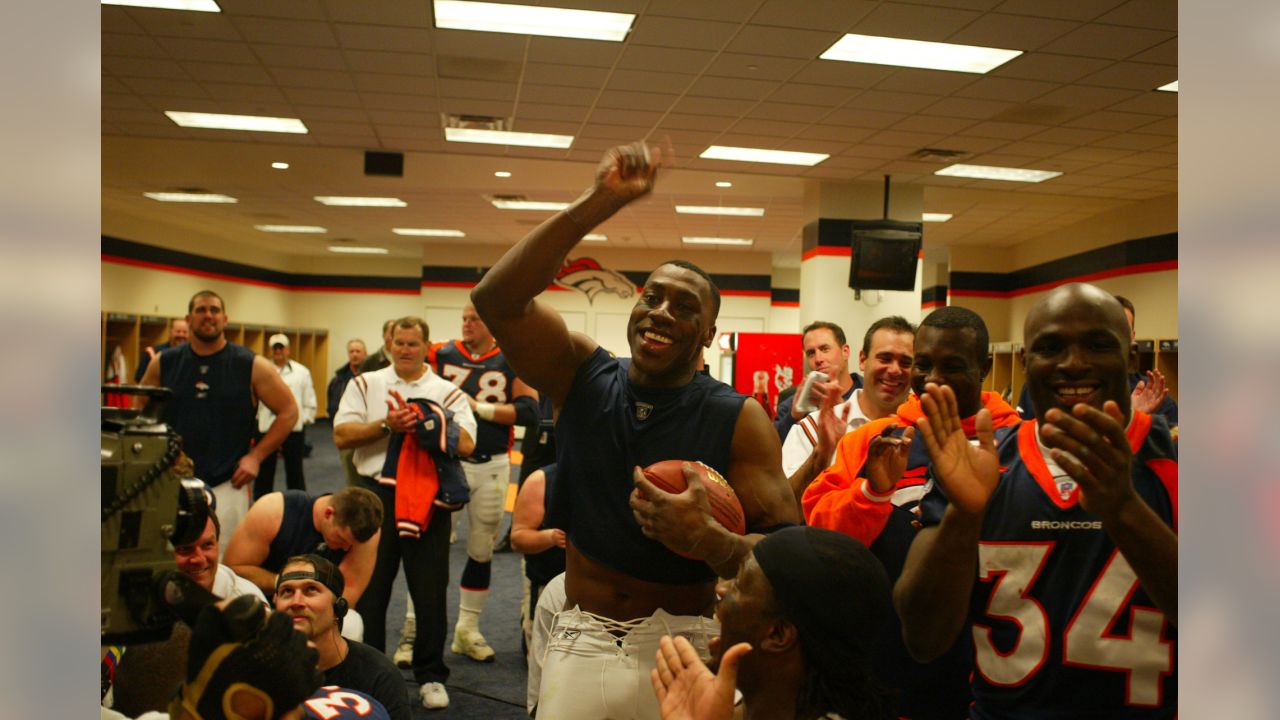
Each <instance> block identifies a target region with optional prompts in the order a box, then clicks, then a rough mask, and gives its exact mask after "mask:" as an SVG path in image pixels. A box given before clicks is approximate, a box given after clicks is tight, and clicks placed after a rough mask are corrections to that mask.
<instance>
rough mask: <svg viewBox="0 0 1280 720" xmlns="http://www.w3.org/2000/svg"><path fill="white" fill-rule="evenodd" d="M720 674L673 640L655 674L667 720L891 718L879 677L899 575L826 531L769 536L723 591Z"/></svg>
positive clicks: (667, 641)
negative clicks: (892, 585)
mask: <svg viewBox="0 0 1280 720" xmlns="http://www.w3.org/2000/svg"><path fill="white" fill-rule="evenodd" d="M716 591H717V593H718V594H719V595H720V604H719V605H718V607H717V608H716V617H717V618H719V620H720V637H719V638H717V639H715V640H713V641H712V647H711V650H712V663H713V665H715V664H718V665H719V671H720V674H719V676H716V675H714V674H712V673H711V671H710V670H708V669H707V667H706V666H705V665H703V664H702V661H701V660H699V659H698V655H697V652H696V651H695V650H694V649H693V646H692V645H691V644H690V643H689V641H688V640H686V639H685V638H683V637H676V638H675V639H674V641H673V640H672V639H671V638H669V637H664V638H663V639H662V641H661V643H660V649H659V651H658V658H657V668H656V669H655V670H654V671H653V673H652V676H651V679H652V682H653V688H654V691H655V692H656V693H657V695H658V701H659V703H661V705H662V717H663V718H692V719H693V720H718V719H720V718H725V719H727V718H730V717H732V715H733V697H734V692H733V691H734V684H735V681H736V680H737V679H738V678H741V682H738V683H737V685H738V687H739V688H740V689H741V691H742V696H743V704H744V705H745V710H746V713H745V717H746V718H748V720H750V719H751V718H770V720H775V719H776V720H791V719H793V718H794V719H795V720H813V719H816V718H832V717H840V718H847V719H849V720H854V719H857V720H863V719H872V720H880V719H883V720H887V719H888V718H891V717H893V713H892V707H893V703H892V697H891V691H890V690H889V689H888V687H887V686H886V685H885V684H884V683H883V682H882V681H881V680H880V678H879V677H878V676H877V674H876V668H878V667H879V666H880V665H881V664H882V662H883V654H882V647H883V645H884V643H885V641H886V640H887V638H886V637H885V635H886V633H885V630H886V628H889V627H891V626H892V624H893V610H892V604H891V600H890V594H889V579H888V578H887V577H886V576H885V573H884V568H883V567H881V565H880V562H879V561H878V560H877V559H876V558H875V556H873V555H872V554H871V552H870V551H869V550H867V548H866V546H864V545H862V543H859V542H858V541H856V540H854V539H853V538H850V537H848V536H846V535H842V534H840V533H837V532H834V531H831V530H823V529H821V528H812V527H790V528H786V529H783V530H779V531H777V532H775V533H773V534H772V535H769V536H768V537H766V538H764V539H763V540H761V541H760V542H759V543H758V544H757V545H756V546H755V548H754V549H753V550H752V553H751V555H750V556H749V557H748V558H747V560H746V562H744V563H743V564H742V569H741V570H740V571H739V572H738V576H737V577H736V578H734V579H733V580H727V581H724V582H721V583H720V584H719V585H718V586H717V588H716Z"/></svg>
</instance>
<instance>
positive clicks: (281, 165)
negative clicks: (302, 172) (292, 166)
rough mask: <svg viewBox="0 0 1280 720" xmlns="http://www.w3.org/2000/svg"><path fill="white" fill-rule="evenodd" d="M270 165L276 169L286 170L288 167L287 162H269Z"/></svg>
mask: <svg viewBox="0 0 1280 720" xmlns="http://www.w3.org/2000/svg"><path fill="white" fill-rule="evenodd" d="M271 167H273V168H275V169H276V170H288V169H289V163H287V162H273V163H271Z"/></svg>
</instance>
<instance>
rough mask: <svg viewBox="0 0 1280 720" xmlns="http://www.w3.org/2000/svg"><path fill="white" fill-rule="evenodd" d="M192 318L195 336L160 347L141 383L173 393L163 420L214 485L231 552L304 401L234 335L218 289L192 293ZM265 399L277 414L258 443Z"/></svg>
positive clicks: (189, 305) (224, 536) (198, 472)
mask: <svg viewBox="0 0 1280 720" xmlns="http://www.w3.org/2000/svg"><path fill="white" fill-rule="evenodd" d="M187 324H188V325H189V326H190V327H191V339H190V341H189V342H187V343H184V344H182V345H179V346H178V347H174V348H169V349H168V350H165V351H164V352H162V353H160V355H159V356H158V357H156V359H155V360H154V361H152V363H151V364H150V365H148V366H147V372H146V375H144V376H143V378H142V382H141V384H143V385H153V386H154V385H161V386H164V387H167V388H169V389H170V390H172V391H173V398H172V400H170V401H169V403H168V404H167V405H165V408H164V417H163V418H161V419H162V420H164V422H165V423H166V424H167V425H168V426H169V427H171V428H173V430H174V431H175V432H177V433H178V435H180V436H181V437H182V449H183V452H185V453H186V454H187V455H188V456H190V457H191V459H192V460H193V461H194V462H195V476H196V477H197V478H199V479H201V480H203V481H204V482H205V483H206V484H207V485H209V487H211V488H213V494H214V497H216V498H217V504H216V507H217V512H218V520H219V521H220V522H221V523H222V538H221V540H220V541H219V544H220V546H221V548H222V549H224V550H225V549H226V546H227V541H228V540H229V539H230V537H231V535H233V534H235V530H236V526H237V525H239V524H240V519H241V518H242V517H244V514H245V513H246V512H248V510H249V499H250V493H251V492H252V490H253V488H252V485H253V481H254V479H255V478H257V477H258V471H259V468H260V467H261V465H262V461H263V460H264V459H266V458H267V456H269V455H271V454H272V453H274V452H275V451H276V450H278V449H279V448H280V445H281V444H282V443H283V442H284V440H285V438H287V437H288V436H289V433H290V432H292V431H293V425H294V423H295V422H297V420H298V404H297V403H296V402H294V400H293V394H292V393H291V392H289V387H288V386H287V385H285V383H284V380H283V379H282V378H281V377H280V373H279V372H277V371H276V369H275V367H274V366H272V364H271V362H270V361H269V360H267V359H266V358H264V357H260V356H257V355H254V353H253V351H252V350H250V349H249V348H247V347H244V346H243V345H236V344H235V343H232V342H229V341H228V340H227V337H226V335H225V334H224V331H225V330H226V327H227V312H226V304H225V303H224V302H223V300H222V296H221V295H218V293H216V292H214V291H212V290H201V291H200V292H198V293H196V294H195V295H192V296H191V300H190V301H189V302H188V303H187ZM259 401H261V402H262V404H263V405H265V406H267V408H268V409H270V410H271V412H273V413H275V416H276V417H275V421H274V422H272V423H271V426H270V427H269V428H267V430H266V432H264V433H263V435H262V438H261V439H260V440H258V442H257V443H253V437H254V430H255V425H256V421H257V412H258V402H259Z"/></svg>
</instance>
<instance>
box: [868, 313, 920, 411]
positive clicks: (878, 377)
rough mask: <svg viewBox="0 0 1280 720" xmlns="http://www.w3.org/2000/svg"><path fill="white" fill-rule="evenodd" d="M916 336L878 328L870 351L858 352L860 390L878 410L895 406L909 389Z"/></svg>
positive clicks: (899, 403)
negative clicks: (860, 379)
mask: <svg viewBox="0 0 1280 720" xmlns="http://www.w3.org/2000/svg"><path fill="white" fill-rule="evenodd" d="M914 340H915V336H914V335H912V334H911V333H904V332H898V331H897V330H893V329H892V328H880V329H879V330H876V331H875V333H874V334H873V335H872V336H871V353H870V354H869V355H863V354H862V352H861V351H859V352H858V367H859V368H860V369H861V370H862V377H863V378H864V380H865V381H864V383H863V389H862V391H863V392H864V393H866V395H867V398H868V399H869V400H870V401H871V404H873V405H875V406H876V407H877V408H878V409H879V410H880V411H881V412H883V413H889V412H892V411H893V410H895V409H896V408H897V407H898V406H899V405H901V404H902V403H903V401H905V400H906V399H907V392H908V391H909V390H910V389H911V363H912V355H911V353H912V344H913V341H914Z"/></svg>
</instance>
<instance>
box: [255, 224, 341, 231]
mask: <svg viewBox="0 0 1280 720" xmlns="http://www.w3.org/2000/svg"><path fill="white" fill-rule="evenodd" d="M253 228H254V229H255V230H261V231H262V232H282V233H325V232H329V231H328V230H326V229H324V228H322V227H320V226H319V225H254V226H253Z"/></svg>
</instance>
